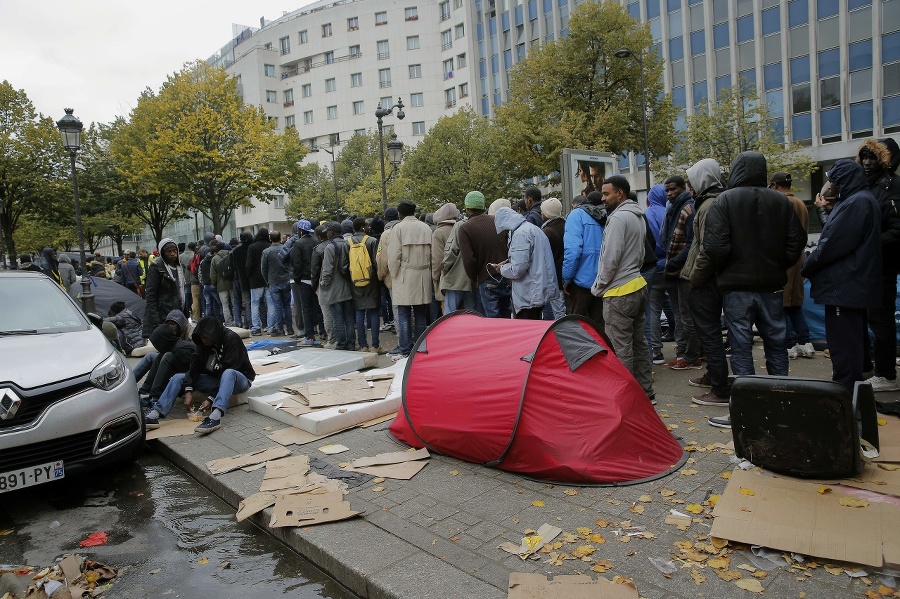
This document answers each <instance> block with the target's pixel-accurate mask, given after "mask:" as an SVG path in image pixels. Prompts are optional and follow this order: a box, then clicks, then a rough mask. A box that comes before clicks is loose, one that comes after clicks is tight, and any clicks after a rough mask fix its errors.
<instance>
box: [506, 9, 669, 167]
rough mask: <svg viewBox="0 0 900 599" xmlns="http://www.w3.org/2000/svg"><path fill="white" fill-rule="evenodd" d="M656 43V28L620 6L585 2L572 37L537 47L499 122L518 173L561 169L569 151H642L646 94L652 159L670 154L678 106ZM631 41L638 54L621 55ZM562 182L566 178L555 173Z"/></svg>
mask: <svg viewBox="0 0 900 599" xmlns="http://www.w3.org/2000/svg"><path fill="white" fill-rule="evenodd" d="M651 43H652V36H651V34H650V29H649V26H647V25H642V24H641V23H640V21H638V20H636V19H634V18H632V17H631V16H630V15H629V14H628V12H627V10H626V8H625V7H624V6H622V5H620V4H619V3H617V2H584V3H582V4H581V5H579V6H578V7H577V8H576V9H575V11H573V12H572V16H571V19H570V20H569V34H568V36H566V37H564V38H561V39H559V40H557V41H552V42H548V43H546V44H544V45H543V46H542V47H540V48H536V49H533V50H532V51H531V52H530V53H529V55H528V56H527V57H526V58H525V59H524V60H523V61H522V62H520V63H519V64H518V65H516V67H515V68H514V69H513V70H512V72H511V74H510V101H509V102H508V103H507V104H505V105H503V106H501V107H499V108H498V109H497V118H496V120H495V121H496V124H497V126H498V127H500V129H501V130H502V134H501V135H499V136H497V137H496V140H497V142H498V147H497V149H498V150H499V152H498V153H500V154H502V155H504V156H506V157H507V159H508V160H509V161H510V162H511V163H513V164H515V165H516V171H515V172H514V173H512V174H513V175H514V176H515V177H516V178H519V179H522V178H528V177H533V176H538V175H545V174H548V173H553V172H555V171H558V170H559V164H560V155H561V152H562V149H563V148H578V149H589V150H598V151H606V152H613V153H615V154H619V153H622V152H627V151H629V150H642V149H643V145H644V144H643V127H642V119H641V107H642V103H641V99H642V98H643V97H646V100H647V119H648V132H649V147H650V154H651V157H652V156H661V155H665V154H667V153H668V152H670V151H671V149H672V140H673V133H674V129H673V122H674V119H675V116H676V114H677V109H676V108H675V107H674V106H673V104H672V102H671V99H670V98H669V97H668V96H666V95H664V94H663V91H664V90H663V80H662V71H663V66H662V59H661V58H660V56H659V54H658V53H657V52H656V51H655V49H652V48H651V47H650V44H651ZM623 46H625V47H626V48H628V49H629V50H630V51H631V52H633V53H634V57H636V58H634V57H631V58H627V57H626V58H618V57H616V56H615V53H616V52H617V51H619V50H620V49H621V48H622V47H623ZM638 60H640V61H641V62H642V63H643V66H641V65H640V64H639V62H638ZM642 68H643V74H644V88H643V89H642V88H641V69H642ZM644 94H646V95H645V96H644ZM557 182H559V176H558V175H557V176H556V177H551V180H550V183H551V184H553V183H557Z"/></svg>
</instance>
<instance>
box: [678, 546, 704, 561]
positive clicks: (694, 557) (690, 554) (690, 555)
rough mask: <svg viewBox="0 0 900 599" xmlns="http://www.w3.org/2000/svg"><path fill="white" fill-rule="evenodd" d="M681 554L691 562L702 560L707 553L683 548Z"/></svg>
mask: <svg viewBox="0 0 900 599" xmlns="http://www.w3.org/2000/svg"><path fill="white" fill-rule="evenodd" d="M681 554H682V555H683V556H684V557H686V558H687V559H689V560H691V561H692V562H704V561H706V558H708V557H709V556H708V555H705V554H703V553H700V552H699V551H694V550H693V549H683V550H682V551H681Z"/></svg>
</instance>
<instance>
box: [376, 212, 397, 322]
mask: <svg viewBox="0 0 900 599" xmlns="http://www.w3.org/2000/svg"><path fill="white" fill-rule="evenodd" d="M398 222H399V221H392V222H390V223H388V225H387V226H385V228H384V232H383V233H382V234H381V238H380V239H379V240H378V251H377V252H375V266H376V267H377V270H378V278H379V279H380V280H381V282H382V283H384V286H385V287H387V288H388V289H390V288H391V283H392V282H391V272H390V271H389V270H388V261H387V257H388V247H390V245H391V229H393V228H394V225H396V224H397V223H398ZM394 305H395V306H396V305H397V303H396V302H394Z"/></svg>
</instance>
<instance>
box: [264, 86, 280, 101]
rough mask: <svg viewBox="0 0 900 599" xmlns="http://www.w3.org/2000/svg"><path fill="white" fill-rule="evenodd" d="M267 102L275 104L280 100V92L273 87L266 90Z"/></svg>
mask: <svg viewBox="0 0 900 599" xmlns="http://www.w3.org/2000/svg"><path fill="white" fill-rule="evenodd" d="M266 102H268V103H269V104H274V103H276V102H278V92H276V91H275V90H273V89H267V90H266Z"/></svg>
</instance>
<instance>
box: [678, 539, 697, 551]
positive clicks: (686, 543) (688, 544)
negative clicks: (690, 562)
mask: <svg viewBox="0 0 900 599" xmlns="http://www.w3.org/2000/svg"><path fill="white" fill-rule="evenodd" d="M675 546H676V547H678V548H679V549H691V548H693V546H694V544H693V543H691V542H690V541H675Z"/></svg>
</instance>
